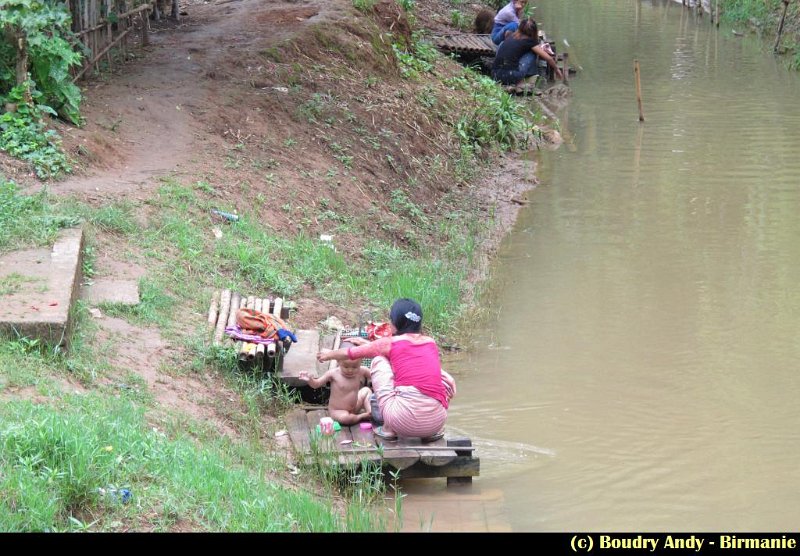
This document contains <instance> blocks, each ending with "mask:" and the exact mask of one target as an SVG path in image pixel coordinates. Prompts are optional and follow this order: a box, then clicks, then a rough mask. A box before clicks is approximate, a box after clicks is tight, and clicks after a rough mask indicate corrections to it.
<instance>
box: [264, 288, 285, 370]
mask: <svg viewBox="0 0 800 556" xmlns="http://www.w3.org/2000/svg"><path fill="white" fill-rule="evenodd" d="M282 308H283V299H281V298H280V297H276V298H275V303H274V305H273V307H272V314H273V315H275V316H276V317H278V318H280V316H281V309H282ZM277 348H278V341H277V340H276V341H275V342H273V343H271V344H269V345H267V357H269V358H270V359H272V358H273V357H275V354H276V352H277Z"/></svg>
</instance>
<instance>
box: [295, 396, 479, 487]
mask: <svg viewBox="0 0 800 556" xmlns="http://www.w3.org/2000/svg"><path fill="white" fill-rule="evenodd" d="M327 416H328V411H327V409H324V408H317V407H316V406H304V407H300V408H298V409H295V410H294V411H292V412H290V413H289V414H288V415H287V416H286V424H287V427H288V430H289V437H290V438H291V440H292V444H293V445H294V449H295V452H296V453H297V455H298V458H299V459H300V460H302V461H304V462H306V463H308V462H309V461H313V459H314V458H320V459H324V460H325V461H327V462H328V463H329V464H331V463H332V464H337V465H356V466H358V465H363V464H364V463H365V462H372V463H377V464H379V465H380V466H381V467H382V468H383V469H384V470H385V471H399V472H400V478H403V479H412V478H419V479H421V478H433V477H447V484H448V485H452V484H463V483H471V482H472V477H476V476H478V475H479V474H480V460H479V459H478V458H477V457H475V455H474V449H473V447H472V441H471V440H469V439H468V438H463V437H458V438H452V437H447V435H445V438H442V439H441V440H437V441H436V442H431V443H428V444H423V443H422V442H421V440H420V439H419V438H400V439H398V440H396V441H391V442H387V441H385V440H383V439H382V438H380V437H379V436H376V435H375V434H374V433H373V431H372V430H371V429H370V430H366V431H365V430H362V429H361V428H360V426H359V425H353V426H351V427H345V426H342V429H341V430H340V431H338V432H336V433H335V434H334V435H333V436H322V435H320V434H319V433H318V432H317V430H316V428H317V425H318V424H319V420H320V418H322V417H327Z"/></svg>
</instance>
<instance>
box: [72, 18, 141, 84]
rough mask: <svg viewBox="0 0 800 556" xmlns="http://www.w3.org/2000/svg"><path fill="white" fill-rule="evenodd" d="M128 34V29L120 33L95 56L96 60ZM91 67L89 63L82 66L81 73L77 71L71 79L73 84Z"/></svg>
mask: <svg viewBox="0 0 800 556" xmlns="http://www.w3.org/2000/svg"><path fill="white" fill-rule="evenodd" d="M130 32H131V30H130V29H126V30H125V32H124V33H122V34H121V35H120V36H118V37H117V38H116V39H114V42H112V43H111V44H109V45H108V46H106V47H105V48H104V49H103V51H102V52H100V54H98V55H97V59H99V58H101V57H102V56H103V54H105V53H106V51H107V50H109V49H111V48H112V47H113V46H114V45H115V44H117V43H118V42H119V40H120V39H122V38H123V37H124V36H125V35H127V34H128V33H130ZM91 67H92V64H91V63H90V64H88V65H86V66H84V68H83V69H82V70H81V71H79V72H78V73H77V75H75V77H73V78H72V82H73V83H74V82H76V81H77V80H78V79H80V78H81V76H83V74H84V73H86V71H87V70H89V69H90V68H91Z"/></svg>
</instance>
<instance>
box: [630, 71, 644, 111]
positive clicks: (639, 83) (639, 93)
mask: <svg viewBox="0 0 800 556" xmlns="http://www.w3.org/2000/svg"><path fill="white" fill-rule="evenodd" d="M633 73H634V75H635V76H636V102H637V104H638V105H639V121H640V122H643V121H644V112H643V111H642V81H641V79H640V77H639V73H640V72H639V60H634V61H633Z"/></svg>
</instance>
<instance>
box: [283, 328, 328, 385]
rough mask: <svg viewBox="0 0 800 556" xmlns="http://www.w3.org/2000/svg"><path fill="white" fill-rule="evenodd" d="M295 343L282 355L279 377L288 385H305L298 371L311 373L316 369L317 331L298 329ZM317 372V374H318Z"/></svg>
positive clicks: (317, 351)
mask: <svg viewBox="0 0 800 556" xmlns="http://www.w3.org/2000/svg"><path fill="white" fill-rule="evenodd" d="M295 335H296V336H297V343H296V344H292V348H291V349H290V350H289V351H288V352H286V355H284V356H283V363H282V367H283V368H282V369H281V378H282V379H283V381H284V382H285V383H286V384H288V385H289V386H305V385H306V383H305V382H303V381H302V380H300V378H299V376H300V371H308V372H311V373H313V372H314V370H316V369H317V353H319V332H318V331H317V330H298V331H297V332H295ZM319 374H321V373H318V374H317V376H319Z"/></svg>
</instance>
